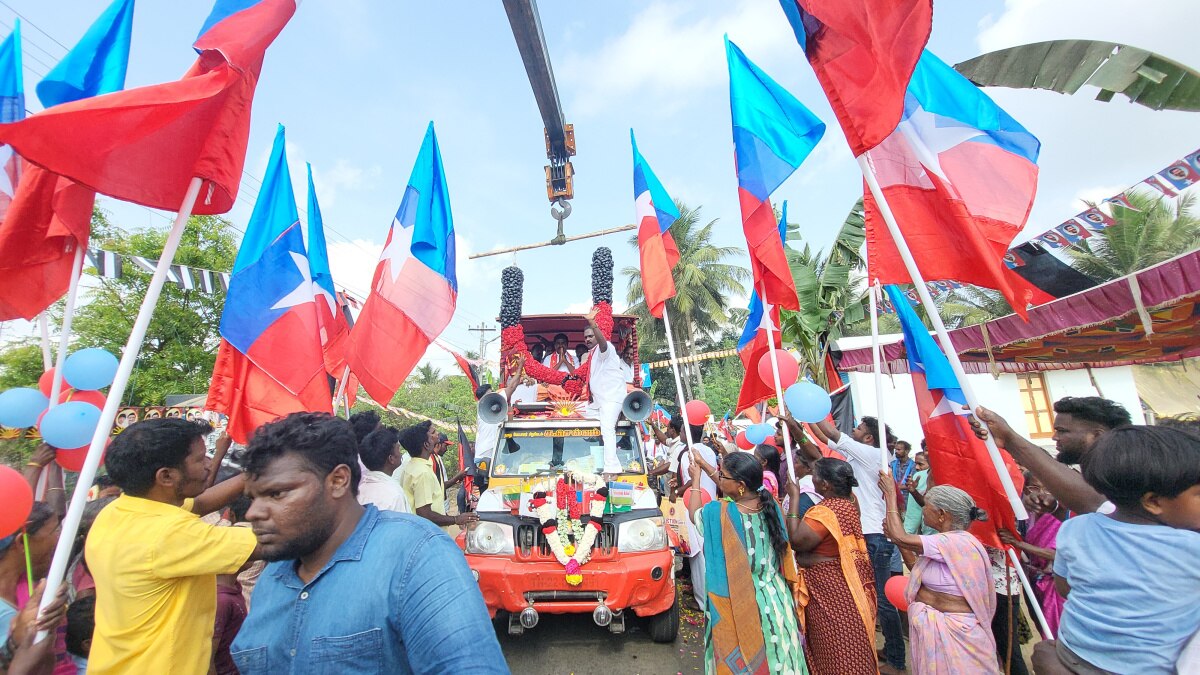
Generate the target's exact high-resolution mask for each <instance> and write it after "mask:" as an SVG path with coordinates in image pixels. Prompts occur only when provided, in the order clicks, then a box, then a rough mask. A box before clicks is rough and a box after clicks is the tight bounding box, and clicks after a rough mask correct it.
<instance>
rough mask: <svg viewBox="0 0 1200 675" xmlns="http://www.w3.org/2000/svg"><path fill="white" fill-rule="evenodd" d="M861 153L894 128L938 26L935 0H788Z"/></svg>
mask: <svg viewBox="0 0 1200 675" xmlns="http://www.w3.org/2000/svg"><path fill="white" fill-rule="evenodd" d="M781 4H782V5H783V11H784V14H786V15H787V17H788V21H789V22H791V24H792V30H793V31H794V32H795V33H796V40H797V41H799V43H800V46H801V47H802V48H803V49H804V53H805V55H806V56H807V57H808V62H809V63H810V64H811V65H812V68H813V71H814V72H815V73H816V74H817V80H818V81H819V82H820V83H821V87H822V88H823V89H824V90H825V95H826V96H827V97H828V98H829V105H830V106H831V107H832V108H833V112H834V114H835V115H837V118H838V122H839V123H841V125H842V131H844V132H845V134H846V140H847V141H849V143H850V149H851V150H852V151H853V152H854V154H855V156H858V155H861V154H862V153H864V152H866V151H867V150H870V149H871V148H873V147H875V146H876V145H879V143H880V142H881V141H883V139H884V138H887V136H888V134H890V133H892V131H893V130H894V129H895V128H896V124H897V123H898V122H899V121H900V115H901V113H902V112H903V110H904V92H905V89H906V88H907V87H908V80H909V78H910V77H911V76H912V72H913V68H915V67H916V65H917V60H918V59H919V58H920V57H921V51H922V50H923V49H925V43H926V42H928V41H929V33H930V30H931V29H932V27H933V2H932V0H783V2H782V3H781Z"/></svg>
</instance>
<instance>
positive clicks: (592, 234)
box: [467, 225, 637, 265]
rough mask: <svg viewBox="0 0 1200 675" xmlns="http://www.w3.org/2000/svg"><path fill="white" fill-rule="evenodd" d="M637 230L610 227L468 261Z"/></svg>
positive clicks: (475, 254) (501, 251) (472, 257)
mask: <svg viewBox="0 0 1200 675" xmlns="http://www.w3.org/2000/svg"><path fill="white" fill-rule="evenodd" d="M636 229H637V226H636V225H622V226H620V227H610V228H608V229H607V230H597V231H595V232H588V233H586V234H575V235H571V236H570V237H564V238H563V239H562V240H561V241H559V240H551V241H546V242H542V243H540V244H524V245H522V246H510V247H508V248H498V249H496V250H494V251H486V252H484V253H472V254H471V255H469V256H467V259H468V260H474V259H476V258H486V257H488V256H490V255H500V254H502V253H515V252H517V251H528V250H529V249H531V248H542V247H543V246H558V245H561V244H565V243H567V242H568V241H579V240H580V239H590V238H591V237H603V236H604V235H606V234H616V233H618V232H628V231H630V230H636ZM513 264H514V265H515V264H516V257H515V256H514V257H513Z"/></svg>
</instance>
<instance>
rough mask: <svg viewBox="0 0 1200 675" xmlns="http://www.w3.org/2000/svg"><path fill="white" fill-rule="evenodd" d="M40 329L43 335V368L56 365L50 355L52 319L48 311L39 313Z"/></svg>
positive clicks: (46, 368) (48, 368)
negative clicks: (47, 314)
mask: <svg viewBox="0 0 1200 675" xmlns="http://www.w3.org/2000/svg"><path fill="white" fill-rule="evenodd" d="M38 329H39V332H40V333H41V335H42V369H43V370H50V369H51V368H52V367H54V358H53V357H52V356H51V355H50V319H49V318H48V317H47V316H46V312H42V313H41V314H38Z"/></svg>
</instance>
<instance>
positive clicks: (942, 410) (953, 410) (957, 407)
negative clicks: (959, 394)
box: [929, 390, 970, 419]
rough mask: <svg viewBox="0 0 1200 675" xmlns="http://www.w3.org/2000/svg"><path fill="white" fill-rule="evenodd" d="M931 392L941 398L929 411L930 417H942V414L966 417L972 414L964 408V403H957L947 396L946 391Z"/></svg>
mask: <svg viewBox="0 0 1200 675" xmlns="http://www.w3.org/2000/svg"><path fill="white" fill-rule="evenodd" d="M930 393H932V394H933V395H934V396H937V397H939V398H938V402H937V405H936V406H934V407H933V410H932V411H930V413H929V419H933V418H935V417H941V416H942V415H959V416H962V417H966V416H967V415H969V414H970V411H969V410H967V409H966V408H964V407H963V406H962V404H959V403H955V402H954V400H953V399H951V398H950V397H949V396H947V395H946V393H945V392H943V391H938V390H933V391H932V392H930Z"/></svg>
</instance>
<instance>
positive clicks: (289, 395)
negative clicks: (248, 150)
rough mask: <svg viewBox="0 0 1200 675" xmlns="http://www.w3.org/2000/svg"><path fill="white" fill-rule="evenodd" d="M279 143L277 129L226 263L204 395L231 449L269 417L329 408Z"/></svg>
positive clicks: (310, 288)
mask: <svg viewBox="0 0 1200 675" xmlns="http://www.w3.org/2000/svg"><path fill="white" fill-rule="evenodd" d="M285 144H286V142H285V138H284V130H283V126H282V125H280V126H279V129H278V131H277V132H276V134H275V144H274V146H273V147H272V149H271V161H270V163H269V164H268V165H267V172H266V175H265V176H264V177H263V186H262V189H261V190H260V191H259V195H258V201H257V202H255V204H254V211H253V212H252V213H251V215H250V223H249V224H248V225H247V226H246V236H245V237H243V239H242V245H241V247H240V248H239V249H238V255H237V259H236V260H235V261H234V265H233V273H232V275H231V277H230V280H229V291H228V293H227V294H226V296H225V311H224V312H223V313H222V314H221V327H220V333H221V344H220V347H219V348H218V350H217V361H216V365H215V366H214V368H213V379H212V385H211V387H210V389H209V394H208V402H207V407H208V408H210V409H212V410H216V411H218V412H223V413H225V414H226V415H228V416H229V435H230V436H232V437H233V440H235V441H237V442H238V443H246V442H247V441H248V440H249V438H250V435H251V434H252V433H253V432H254V430H255V429H257V428H258V427H259V426H261V425H262V424H265V423H267V422H270V421H271V420H273V419H275V418H277V417H282V416H284V415H287V414H289V413H293V412H298V411H325V412H332V410H333V406H332V397H331V396H330V394H329V385H328V381H327V380H326V378H325V362H324V359H323V357H322V350H321V338H320V332H319V330H320V329H319V325H318V319H317V305H316V299H315V297H314V296H315V293H314V284H313V280H312V274H311V271H310V268H309V260H308V254H307V253H306V251H305V248H304V233H303V231H302V230H301V225H300V214H299V213H298V212H297V209H296V198H295V195H294V193H293V192H292V179H291V175H290V174H289V172H288V166H287V154H286V151H285Z"/></svg>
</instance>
